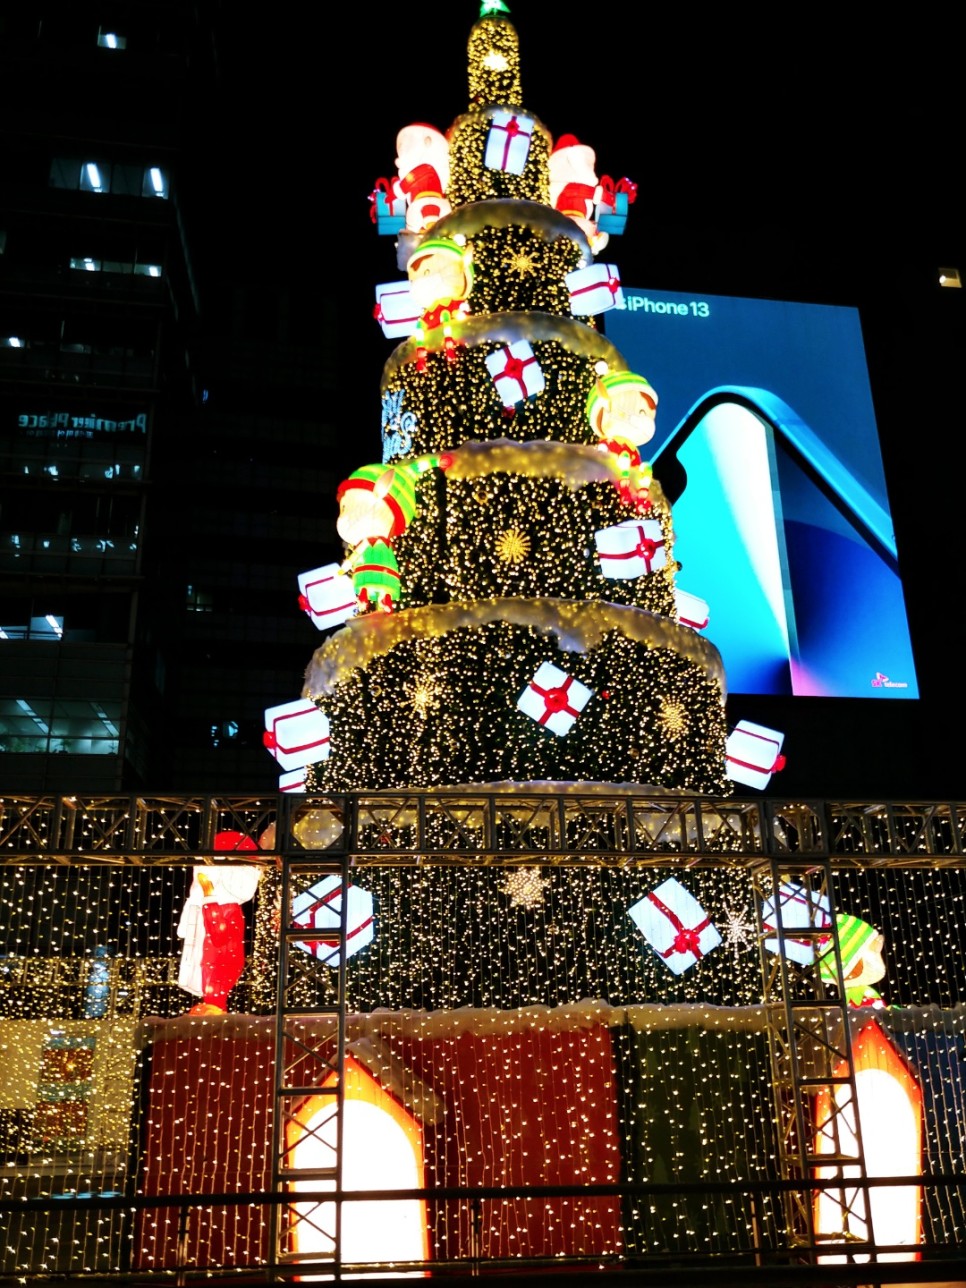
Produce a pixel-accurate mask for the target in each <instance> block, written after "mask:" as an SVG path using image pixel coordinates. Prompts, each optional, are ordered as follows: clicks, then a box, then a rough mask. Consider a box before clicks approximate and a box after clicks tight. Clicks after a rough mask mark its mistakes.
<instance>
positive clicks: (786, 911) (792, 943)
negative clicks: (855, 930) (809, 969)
mask: <svg viewBox="0 0 966 1288" xmlns="http://www.w3.org/2000/svg"><path fill="white" fill-rule="evenodd" d="M777 902H778V911H777V912H776V911H775V899H774V897H772V898H769V899H766V900H765V901H764V902H763V903H762V905H761V925H762V929H763V930H764V931H765V932H766V933H769V932H770V933H771V935H772V936H773V937H772V938H770V939H766V940H765V947H766V948H767V949H768V951H769V952H770V953H776V954H777V953H783V955H784V956H785V957H787V958H788V959H789V961H793V962H798V964H799V965H800V966H811V964H812V962H813V961H814V960H815V956H816V951H818V952H821V951H822V950H823V948H824V947H825V945H826V944H827V942H828V941H827V940H826V939H815V938H812V937H809V938H807V939H805V938H803V937H801V936H798V937H796V935H795V931H796V930H801V929H802V928H803V927H804V928H806V929H811V930H827V931H831V929H832V917H831V914H830V913H829V905H828V896H827V895H824V894H820V893H819V892H818V891H817V890H807V889H806V888H805V887H804V886H802V885H800V884H799V883H798V882H797V881H784V882H782V884H781V885H780V886H779V887H778V901H777ZM779 917H781V926H779V924H778V919H779Z"/></svg>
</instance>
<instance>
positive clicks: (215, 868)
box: [178, 833, 259, 1015]
mask: <svg viewBox="0 0 966 1288" xmlns="http://www.w3.org/2000/svg"><path fill="white" fill-rule="evenodd" d="M220 835H222V836H225V835H230V836H232V837H234V836H236V834H235V833H222V834H220ZM245 842H247V844H246V843H245ZM216 846H217V840H216ZM217 848H227V849H239V850H256V849H257V848H258V847H257V846H256V844H255V842H254V841H252V840H251V839H250V838H248V837H241V838H240V839H239V841H238V843H237V844H235V845H224V846H217ZM258 878H259V869H258V868H257V867H256V866H255V865H254V864H205V865H204V866H202V867H197V868H195V869H194V872H193V880H192V882H191V887H190V889H189V890H188V901H187V903H186V904H185V906H184V911H183V912H182V914H181V920H180V921H179V922H178V938H179V939H182V940H184V945H183V947H182V950H181V964H180V967H179V970H178V984H179V985H180V986H181V988H183V989H184V990H185V992H187V993H193V994H194V995H195V997H198V998H200V999H201V1000H200V1001H199V1002H198V1003H197V1004H196V1005H195V1006H193V1007H192V1008H191V1010H190V1011H189V1012H188V1014H189V1015H223V1014H224V1013H225V1012H226V1011H227V1010H228V994H229V993H230V992H231V990H232V989H233V988H234V987H235V985H236V984H237V983H238V981H239V979H240V978H241V973H242V971H243V970H244V969H245V914H244V913H243V911H242V908H241V905H242V904H243V903H247V902H248V900H249V899H251V898H252V897H253V896H254V894H255V891H256V889H257V888H258Z"/></svg>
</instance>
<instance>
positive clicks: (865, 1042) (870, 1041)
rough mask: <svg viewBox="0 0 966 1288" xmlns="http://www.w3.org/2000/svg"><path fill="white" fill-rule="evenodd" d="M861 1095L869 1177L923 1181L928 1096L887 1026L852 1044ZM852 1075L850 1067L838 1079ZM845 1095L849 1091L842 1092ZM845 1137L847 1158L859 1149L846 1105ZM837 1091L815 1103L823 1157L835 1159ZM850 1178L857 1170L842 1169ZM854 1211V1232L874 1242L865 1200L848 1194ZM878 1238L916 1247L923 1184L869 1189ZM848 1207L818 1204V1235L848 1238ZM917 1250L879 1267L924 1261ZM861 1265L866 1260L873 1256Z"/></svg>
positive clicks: (823, 1200) (822, 1172) (890, 1256)
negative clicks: (924, 1110) (832, 1126)
mask: <svg viewBox="0 0 966 1288" xmlns="http://www.w3.org/2000/svg"><path fill="white" fill-rule="evenodd" d="M852 1063H853V1067H854V1069H855V1089H856V1097H857V1100H858V1109H859V1119H860V1122H861V1126H862V1148H863V1153H864V1155H865V1171H866V1175H867V1176H869V1177H888V1176H918V1175H920V1173H921V1172H922V1092H921V1091H920V1089H919V1085H918V1083H917V1082H916V1080H915V1078H913V1076H912V1074H911V1073H910V1072H909V1069H908V1067H907V1065H906V1064H905V1062H904V1061H903V1060H902V1059H901V1058H900V1056H899V1055H898V1053H897V1052H896V1050H895V1047H893V1045H892V1043H891V1042H890V1041H889V1040H888V1038H887V1037H886V1036H885V1034H884V1033H883V1032H882V1030H881V1028H880V1027H879V1025H878V1024H876V1023H874V1022H873V1023H870V1024H867V1025H866V1026H865V1027H864V1028H863V1030H862V1032H861V1033H860V1034H859V1036H858V1037H857V1038H856V1039H855V1041H854V1042H853V1044H852ZM846 1073H847V1069H846V1066H845V1064H844V1063H843V1064H840V1065H839V1066H838V1067H837V1068H836V1069H835V1070H834V1076H836V1077H842V1076H844V1075H845V1074H846ZM842 1094H846V1093H842ZM839 1106H840V1112H839V1114H838V1133H839V1140H840V1142H841V1147H842V1151H843V1152H844V1153H852V1152H854V1151H855V1149H856V1139H855V1121H854V1117H853V1115H852V1112H851V1109H850V1107H849V1106H847V1105H844V1102H843V1101H842V1099H841V1098H840V1099H839ZM830 1107H831V1100H830V1093H829V1092H828V1091H827V1090H822V1091H821V1092H820V1093H819V1095H818V1096H817V1098H816V1117H815V1122H816V1152H817V1153H819V1154H825V1153H831V1152H832V1151H833V1149H834V1147H835V1137H834V1132H833V1131H832V1130H830V1119H831V1114H830ZM842 1171H843V1173H844V1174H845V1175H846V1176H848V1175H849V1174H850V1171H851V1172H852V1173H854V1171H855V1169H854V1168H853V1169H850V1168H847V1167H846V1168H843V1169H842ZM833 1174H834V1173H833V1172H832V1170H831V1169H828V1168H819V1169H818V1170H817V1173H816V1175H817V1176H818V1177H819V1178H820V1179H826V1178H827V1177H828V1176H830V1175H833ZM849 1201H850V1205H851V1206H852V1219H851V1233H852V1234H853V1235H857V1236H858V1237H859V1238H862V1239H865V1238H867V1237H868V1220H867V1218H866V1219H863V1217H864V1216H865V1212H866V1208H865V1201H864V1199H863V1197H862V1195H861V1194H853V1195H849ZM869 1204H870V1207H871V1209H872V1213H871V1215H872V1233H873V1236H874V1239H875V1242H876V1243H877V1244H896V1243H904V1244H910V1245H914V1244H917V1243H919V1242H920V1241H921V1239H922V1191H921V1190H920V1188H919V1187H918V1186H894V1187H886V1186H876V1187H874V1188H873V1189H870V1190H869ZM841 1227H842V1207H841V1205H840V1204H839V1203H836V1202H835V1201H834V1199H832V1198H830V1197H829V1196H828V1195H826V1194H823V1193H819V1194H818V1195H817V1196H816V1199H815V1230H816V1233H817V1234H818V1235H826V1236H828V1235H832V1236H834V1235H836V1234H840V1233H841ZM919 1255H920V1254H919V1253H918V1252H913V1251H910V1252H887V1253H882V1254H881V1255H880V1256H878V1257H877V1258H876V1260H877V1261H918V1260H919ZM820 1260H821V1261H822V1262H837V1261H844V1260H845V1258H844V1257H840V1256H829V1257H821V1258H820ZM854 1260H856V1261H859V1260H863V1261H867V1260H868V1257H867V1256H864V1255H863V1256H861V1257H860V1256H856V1257H855V1258H854Z"/></svg>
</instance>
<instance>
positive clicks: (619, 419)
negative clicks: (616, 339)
mask: <svg viewBox="0 0 966 1288" xmlns="http://www.w3.org/2000/svg"><path fill="white" fill-rule="evenodd" d="M656 416H657V392H656V390H655V389H654V387H653V385H652V384H651V383H650V381H648V380H645V378H644V377H643V376H638V375H636V374H635V373H634V372H633V371H614V372H611V373H610V374H608V375H603V376H599V377H598V379H597V381H596V382H595V384H594V387H593V389H591V391H590V394H589V396H588V398H587V419H588V421H589V422H590V427H591V429H593V430H594V432H595V433H596V434H597V437H598V438H600V439H604V440H606V439H610V438H625V439H627V441H628V442H630V443H633V444H634V445H635V446H636V447H642V446H643V445H644V444H645V443H649V442H650V441H651V439H652V438H653V437H654V430H655V428H656V423H655V418H656Z"/></svg>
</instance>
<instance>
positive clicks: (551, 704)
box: [530, 675, 580, 724]
mask: <svg viewBox="0 0 966 1288" xmlns="http://www.w3.org/2000/svg"><path fill="white" fill-rule="evenodd" d="M573 682H574V677H573V676H572V675H568V676H567V679H566V681H565V683H564V684H561V685H558V686H555V687H554V688H552V689H541V687H540V685H539V684H531V686H530V687H531V688H532V689H533V691H534V693H538V694H539V695H540V697H541V698H543V701H544V705H545V706H546V710H545V711H544V713H543V715H542V716H541V717H540V718H539V720H538V721H537V723H538V724H546V723H547V721H548V720H549V719H550V717H551V716H553V715H556V714H557V712H558V711H566V712H567V713H568V715H572V716H579V715H580V712H579V711H575V710H574V708H573V707H572V706H571V705H570V703H569V701H568V699H567V690H568V689H569V688H570V686H571V685H572V684H573Z"/></svg>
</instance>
